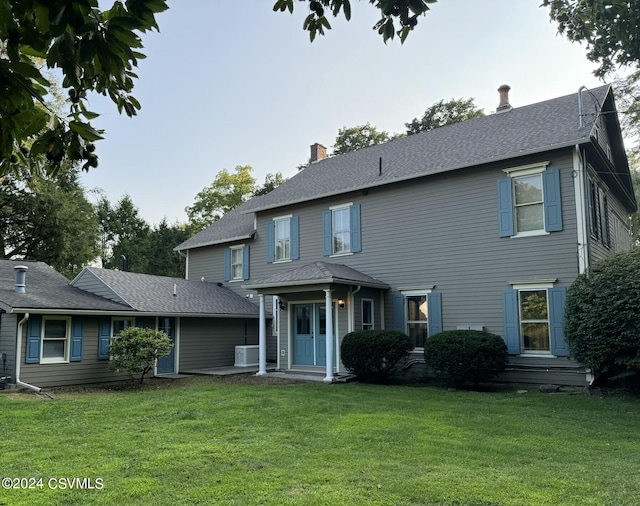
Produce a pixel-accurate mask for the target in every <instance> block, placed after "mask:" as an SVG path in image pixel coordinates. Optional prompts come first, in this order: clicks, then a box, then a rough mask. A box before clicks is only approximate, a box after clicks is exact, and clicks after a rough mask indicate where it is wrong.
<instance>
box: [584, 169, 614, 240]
mask: <svg viewBox="0 0 640 506" xmlns="http://www.w3.org/2000/svg"><path fill="white" fill-rule="evenodd" d="M589 217H590V220H589V230H590V231H591V237H592V238H594V239H597V240H599V241H600V242H601V243H602V244H604V245H605V246H611V232H610V228H609V200H608V198H607V193H606V191H605V190H604V189H603V188H602V187H601V186H600V185H598V183H597V182H596V181H595V180H594V179H593V178H589Z"/></svg>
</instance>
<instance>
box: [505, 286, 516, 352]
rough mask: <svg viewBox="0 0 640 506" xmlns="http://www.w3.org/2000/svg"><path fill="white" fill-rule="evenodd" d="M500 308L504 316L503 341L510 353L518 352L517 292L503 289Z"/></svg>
mask: <svg viewBox="0 0 640 506" xmlns="http://www.w3.org/2000/svg"><path fill="white" fill-rule="evenodd" d="M502 310H503V318H504V342H505V343H506V344H507V352H508V353H509V354H510V355H518V354H519V353H520V323H519V320H518V292H517V290H505V291H504V292H503V293H502Z"/></svg>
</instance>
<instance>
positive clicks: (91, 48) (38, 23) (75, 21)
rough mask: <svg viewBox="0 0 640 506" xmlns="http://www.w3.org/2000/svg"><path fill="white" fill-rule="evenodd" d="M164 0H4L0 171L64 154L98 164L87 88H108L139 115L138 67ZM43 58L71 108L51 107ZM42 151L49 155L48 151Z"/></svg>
mask: <svg viewBox="0 0 640 506" xmlns="http://www.w3.org/2000/svg"><path fill="white" fill-rule="evenodd" d="M166 9H167V3H166V0H125V1H124V2H121V1H115V2H113V5H112V7H111V8H110V9H105V10H101V9H100V8H99V5H98V0H0V90H1V92H0V175H3V174H7V173H9V172H11V171H15V170H17V169H18V168H20V167H29V168H30V171H31V172H38V171H39V170H41V169H43V168H44V169H45V170H46V171H47V172H48V173H53V172H56V171H57V170H58V169H59V168H60V164H61V163H62V161H63V160H69V161H72V162H82V168H83V169H84V170H88V169H89V168H91V167H95V166H97V163H98V158H97V155H96V154H95V152H94V149H95V148H94V146H93V142H94V141H96V140H99V139H101V138H102V135H101V132H99V131H97V130H96V129H95V128H94V127H93V126H92V125H91V123H90V122H91V120H93V119H95V118H96V117H97V116H98V115H97V114H96V113H94V112H92V111H90V110H89V109H87V99H88V96H87V93H88V92H92V91H94V92H97V93H100V94H102V95H105V96H109V98H111V100H112V101H113V102H114V103H115V104H116V106H117V108H118V111H120V112H122V111H124V112H125V113H126V114H127V115H128V116H134V115H135V114H136V112H137V111H138V110H139V109H140V103H139V102H138V101H137V100H136V99H135V98H134V97H133V96H132V95H131V92H132V90H133V86H134V79H136V78H137V76H136V74H135V73H134V72H133V69H134V67H136V66H137V63H138V60H139V59H142V58H144V55H143V54H142V53H141V52H140V49H141V48H142V40H141V38H140V35H139V34H141V33H144V32H146V31H148V30H152V29H158V25H157V23H156V19H155V15H156V14H157V13H159V12H162V11H164V10H166ZM39 62H44V64H43V66H46V67H47V68H49V69H58V71H59V72H61V74H62V88H63V89H64V90H65V93H67V94H68V101H69V103H70V114H69V115H68V116H67V117H63V116H62V115H60V114H59V113H57V112H55V111H52V110H50V109H49V108H48V107H47V104H46V101H45V99H46V97H47V95H48V94H49V93H50V91H51V86H52V85H51V83H50V82H49V81H48V80H47V79H46V78H45V77H44V76H43V73H42V70H43V69H42V68H41V65H40V64H39ZM41 155H44V157H42V156H41Z"/></svg>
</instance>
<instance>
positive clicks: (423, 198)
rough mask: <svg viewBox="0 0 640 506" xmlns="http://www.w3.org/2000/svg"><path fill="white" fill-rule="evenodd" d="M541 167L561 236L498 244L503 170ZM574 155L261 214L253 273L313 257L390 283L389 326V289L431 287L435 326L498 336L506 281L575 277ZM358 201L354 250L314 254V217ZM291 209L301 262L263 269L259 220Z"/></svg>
mask: <svg viewBox="0 0 640 506" xmlns="http://www.w3.org/2000/svg"><path fill="white" fill-rule="evenodd" d="M538 161H549V162H550V163H549V166H548V167H549V168H555V169H559V170H560V179H561V194H562V203H563V230H562V231H560V232H553V233H550V234H545V235H541V236H534V237H520V238H500V237H499V236H498V222H497V214H498V213H497V189H496V182H497V180H498V178H500V177H504V172H503V171H502V169H503V168H507V167H512V166H519V165H525V164H529V163H534V162H538ZM572 170H573V167H572V157H571V152H570V150H566V151H565V152H564V154H563V155H561V154H558V153H556V154H555V155H554V156H549V155H548V156H539V157H535V158H533V157H529V158H526V159H520V160H518V161H514V163H512V164H510V165H505V164H501V165H493V166H489V167H483V168H480V169H469V170H460V171H455V172H451V173H446V174H441V175H438V176H432V177H428V178H423V179H421V180H417V181H411V182H407V183H400V184H395V185H388V186H385V187H380V188H376V189H371V190H370V191H369V192H366V193H367V194H366V195H365V194H363V192H357V193H353V194H349V195H344V196H341V197H334V198H328V199H323V200H321V201H315V202H311V203H308V204H306V205H305V206H304V207H299V208H295V207H289V208H285V209H277V210H274V211H271V212H265V213H263V214H261V215H259V216H258V220H257V221H258V228H257V234H256V239H255V242H254V243H253V244H252V252H253V253H252V256H251V277H252V279H260V278H263V277H266V276H269V275H271V274H274V273H275V272H279V271H283V270H288V269H291V268H293V267H295V265H304V264H307V263H310V262H314V261H317V260H325V261H332V262H336V263H342V264H345V265H348V266H350V267H353V268H355V269H358V270H359V271H361V272H363V273H365V274H368V275H369V276H373V277H374V278H377V279H378V280H380V281H383V282H385V283H387V284H389V285H390V286H391V287H392V290H391V291H389V292H388V293H387V294H386V299H385V315H384V319H385V323H386V326H387V328H393V308H392V292H393V291H396V290H397V289H398V288H409V287H412V288H430V287H432V286H434V287H435V288H434V291H437V292H440V293H441V294H442V310H443V329H445V330H447V329H455V328H456V326H457V325H461V324H469V323H473V324H479V325H483V326H485V327H486V329H487V330H488V331H489V332H493V333H496V334H498V335H502V333H503V322H502V299H501V294H502V291H503V290H506V289H510V287H511V285H510V284H509V282H510V281H534V280H537V279H557V284H556V286H568V285H569V284H571V282H572V281H573V279H575V277H576V275H577V271H578V262H577V246H576V243H577V238H576V237H577V233H576V219H575V201H574V190H573V179H572V177H571V172H572ZM349 202H353V203H358V204H360V205H361V229H362V251H361V252H360V253H356V254H353V255H343V256H335V257H332V258H329V257H323V256H322V211H323V210H325V209H328V208H329V207H330V206H335V205H338V204H343V203H349ZM284 213H293V214H296V215H298V216H299V219H300V259H299V260H297V261H295V262H290V263H286V264H267V262H266V245H265V241H266V239H265V237H264V236H265V234H264V233H262V231H263V230H266V223H267V222H268V221H269V220H270V219H272V217H273V216H276V215H280V214H284Z"/></svg>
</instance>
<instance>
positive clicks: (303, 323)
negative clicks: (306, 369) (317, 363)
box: [293, 304, 315, 365]
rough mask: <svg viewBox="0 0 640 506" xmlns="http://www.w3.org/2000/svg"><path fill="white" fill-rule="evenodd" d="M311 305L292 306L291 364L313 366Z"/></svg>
mask: <svg viewBox="0 0 640 506" xmlns="http://www.w3.org/2000/svg"><path fill="white" fill-rule="evenodd" d="M314 337H315V336H314V333H313V304H296V305H295V306H293V363H294V364H297V365H314V344H313V341H314Z"/></svg>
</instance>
